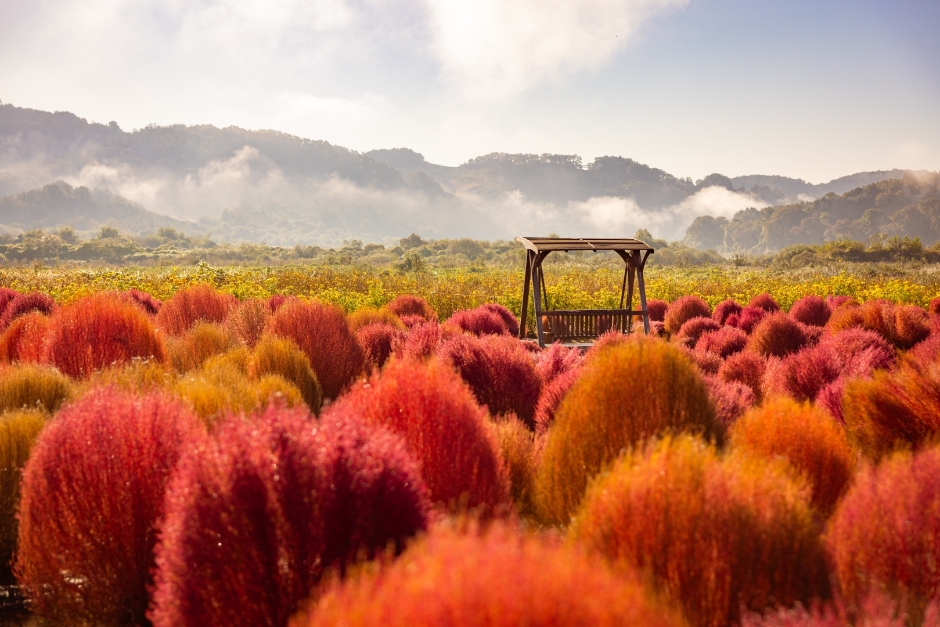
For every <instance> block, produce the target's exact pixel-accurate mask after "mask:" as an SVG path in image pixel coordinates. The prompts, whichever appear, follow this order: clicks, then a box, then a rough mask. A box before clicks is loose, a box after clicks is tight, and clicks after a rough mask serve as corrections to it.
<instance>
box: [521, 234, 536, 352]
mask: <svg viewBox="0 0 940 627" xmlns="http://www.w3.org/2000/svg"><path fill="white" fill-rule="evenodd" d="M525 253H526V255H525V278H524V279H523V280H522V317H520V318H519V339H520V340H524V339H525V336H526V332H527V329H526V325H527V324H528V322H529V281H530V280H531V279H532V274H531V273H532V257H534V256H535V253H533V252H532V251H531V250H527V251H525Z"/></svg>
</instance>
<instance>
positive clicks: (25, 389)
mask: <svg viewBox="0 0 940 627" xmlns="http://www.w3.org/2000/svg"><path fill="white" fill-rule="evenodd" d="M71 396H72V383H71V381H69V379H68V377H66V376H63V375H62V373H61V372H59V371H58V370H55V369H54V368H49V367H46V366H36V365H31V364H29V365H25V364H24V365H21V366H12V367H9V368H4V369H2V370H0V413H3V412H5V411H10V410H14V409H40V410H42V411H44V412H47V413H50V414H53V413H55V412H56V411H58V409H59V407H60V406H61V405H62V403H64V402H65V401H67V400H68V399H69V398H70V397H71Z"/></svg>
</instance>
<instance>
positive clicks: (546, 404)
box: [535, 368, 581, 434]
mask: <svg viewBox="0 0 940 627" xmlns="http://www.w3.org/2000/svg"><path fill="white" fill-rule="evenodd" d="M580 376H581V368H574V369H572V370H569V371H567V372H565V373H563V374H561V375H558V376H557V377H555V378H554V379H552V381H551V383H549V384H547V385H543V386H542V393H541V394H540V395H539V402H538V405H536V406H535V431H536V433H539V434H543V433H546V432H547V431H548V428H549V427H550V426H551V425H552V423H553V422H554V421H555V412H556V411H558V406H559V405H561V401H562V400H563V399H564V398H565V396H566V395H567V394H568V392H569V391H570V390H571V386H573V385H574V383H575V381H577V380H578V377H580Z"/></svg>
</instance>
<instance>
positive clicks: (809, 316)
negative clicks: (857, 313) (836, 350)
mask: <svg viewBox="0 0 940 627" xmlns="http://www.w3.org/2000/svg"><path fill="white" fill-rule="evenodd" d="M789 313H790V317H791V318H793V319H794V320H796V321H797V322H802V323H803V324H808V325H812V326H814V327H824V326H826V323H827V322H829V316H831V315H832V310H831V309H829V305H828V303H826V301H824V300H823V299H822V298H820V297H819V296H813V295H812V294H811V295H809V296H804V297H803V298H801V299H800V300H798V301H796V302H795V303H793V306H792V307H790V312H789Z"/></svg>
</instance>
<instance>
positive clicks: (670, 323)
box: [663, 294, 712, 335]
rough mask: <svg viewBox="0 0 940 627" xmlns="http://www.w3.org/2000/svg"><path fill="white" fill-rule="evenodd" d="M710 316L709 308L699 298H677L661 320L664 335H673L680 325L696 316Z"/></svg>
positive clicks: (692, 296)
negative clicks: (664, 330) (664, 331)
mask: <svg viewBox="0 0 940 627" xmlns="http://www.w3.org/2000/svg"><path fill="white" fill-rule="evenodd" d="M711 315H712V310H711V307H709V306H708V303H706V302H705V301H704V300H702V298H701V297H699V296H694V295H691V294H690V295H688V296H682V297H681V298H677V299H676V300H675V301H674V302H673V303H672V304H671V305H669V308H668V309H667V310H666V317H665V318H664V319H663V325H664V326H665V329H666V333H669V334H670V335H673V334H675V333H678V332H679V329H681V328H682V325H683V324H685V322H686V321H687V320H691V319H692V318H696V317H698V316H705V317H709V316H711Z"/></svg>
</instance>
